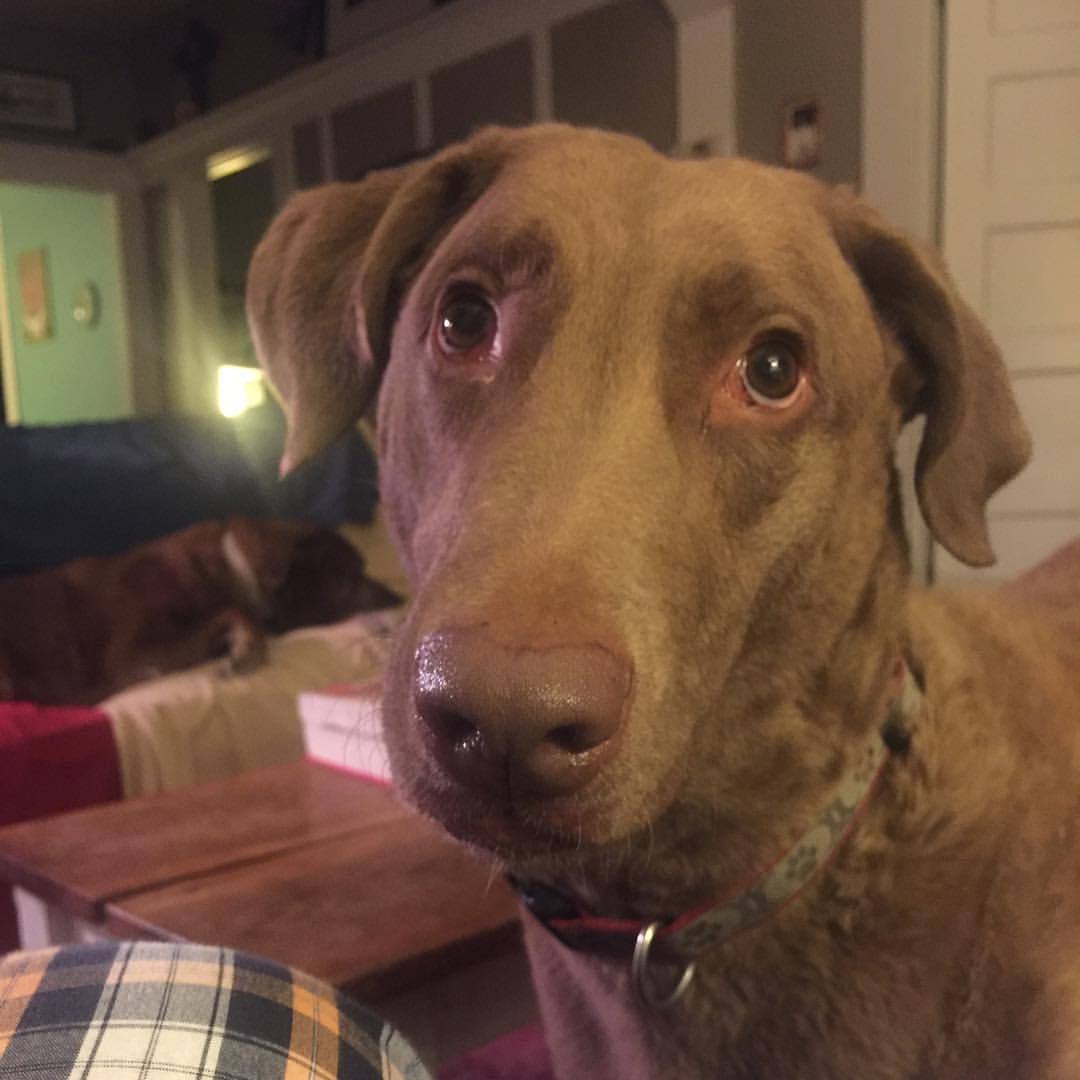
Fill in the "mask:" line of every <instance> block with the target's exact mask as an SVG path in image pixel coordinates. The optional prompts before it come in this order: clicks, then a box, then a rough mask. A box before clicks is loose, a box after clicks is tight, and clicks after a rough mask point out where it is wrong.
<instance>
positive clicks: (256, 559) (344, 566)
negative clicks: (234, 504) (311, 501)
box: [224, 517, 400, 634]
mask: <svg viewBox="0 0 1080 1080" xmlns="http://www.w3.org/2000/svg"><path fill="white" fill-rule="evenodd" d="M224 555H225V557H226V559H227V560H228V562H229V568H230V571H231V575H232V577H233V578H234V579H236V584H237V585H238V586H239V587H240V589H241V591H242V592H246V594H247V595H246V599H247V600H248V601H249V602H250V603H251V604H252V606H253V607H254V608H255V609H256V610H258V612H259V614H260V615H261V616H262V618H263V621H264V623H265V626H266V629H267V630H269V631H270V632H271V633H275V634H283V633H285V632H286V631H289V630H295V629H297V628H298V627H302V626H319V625H323V624H326V623H332V622H337V621H338V620H339V619H344V618H347V617H348V616H349V615H355V614H356V613H357V612H361V611H374V610H377V609H378V608H384V607H390V606H392V605H393V604H396V603H399V602H400V598H399V597H398V596H397V595H396V594H394V593H393V592H391V591H390V590H389V589H387V588H385V587H384V586H383V585H380V584H379V582H377V581H374V580H372V579H371V578H370V577H368V576H367V574H366V573H365V572H364V560H363V557H362V556H361V555H360V553H359V552H358V551H357V550H356V549H355V548H354V547H353V546H352V545H351V544H350V543H349V542H348V541H347V540H345V539H344V537H342V536H340V535H339V534H338V533H337V532H336V531H335V530H334V529H328V528H325V527H324V526H321V525H313V524H309V523H307V522H299V521H278V520H267V519H256V518H245V517H234V518H230V519H229V522H228V527H227V529H226V533H225V539H224Z"/></svg>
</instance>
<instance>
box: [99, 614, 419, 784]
mask: <svg viewBox="0 0 1080 1080" xmlns="http://www.w3.org/2000/svg"><path fill="white" fill-rule="evenodd" d="M400 620H401V609H394V610H392V611H385V612H374V613H371V614H366V615H358V616H354V617H353V618H351V619H347V620H345V621H344V622H342V623H338V624H337V625H335V626H328V627H318V628H309V629H304V630H296V631H294V632H293V633H291V634H286V635H284V636H283V637H280V638H276V639H273V640H271V641H270V642H269V658H268V662H267V663H266V664H265V665H264V666H263V667H261V668H259V670H257V671H255V672H253V673H251V674H250V675H230V674H228V673H227V672H226V670H225V667H224V665H223V664H222V663H220V662H215V663H211V664H203V665H202V666H200V667H198V668H194V669H192V670H190V671H185V672H182V673H180V674H177V675H169V676H166V677H164V678H160V679H154V680H152V681H151V682H146V683H141V684H140V685H138V686H134V687H131V688H130V689H128V690H124V691H123V692H121V693H119V694H117V695H115V696H114V697H111V698H109V699H108V700H107V701H105V702H103V703H102V704H101V706H100V708H101V709H102V710H103V711H104V712H106V713H107V714H108V715H109V717H110V719H111V720H112V726H113V731H114V732H115V735H116V744H117V747H118V750H119V755H120V770H121V776H122V777H123V783H124V794H125V795H126V796H127V797H129V798H130V797H132V796H135V795H145V794H147V793H150V792H154V791H165V790H168V789H169V788H175V787H180V786H181V785H183V784H191V783H195V782H198V781H201V780H214V779H219V778H221V777H225V776H232V775H234V774H236V773H240V772H244V771H246V770H248V769H257V768H260V767H264V766H268V765H277V764H281V763H283V762H286V761H292V760H294V759H295V758H297V757H300V756H301V755H302V754H303V752H304V751H303V743H302V739H301V734H300V721H299V715H298V712H297V705H296V697H297V694H298V693H300V691H302V690H318V689H322V688H324V687H327V686H332V685H333V684H335V683H341V682H353V681H359V680H364V679H370V678H373V677H375V676H377V675H378V674H379V673H380V672H381V671H382V669H383V667H384V666H385V664H386V659H387V655H388V652H389V648H390V640H391V637H392V635H393V632H394V631H395V630H396V628H397V626H398V624H399V623H400Z"/></svg>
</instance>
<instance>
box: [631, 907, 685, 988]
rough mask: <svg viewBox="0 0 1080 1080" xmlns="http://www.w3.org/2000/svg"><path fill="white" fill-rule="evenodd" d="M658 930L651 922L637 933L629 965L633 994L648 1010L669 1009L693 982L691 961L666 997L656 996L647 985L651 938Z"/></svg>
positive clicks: (656, 924)
mask: <svg viewBox="0 0 1080 1080" xmlns="http://www.w3.org/2000/svg"><path fill="white" fill-rule="evenodd" d="M659 929H660V924H659V923H658V922H653V923H649V925H648V926H643V927H642V928H641V929H640V930H639V931H638V936H637V940H636V941H635V942H634V959H633V961H632V963H631V965H630V973H631V976H632V977H633V981H634V992H635V993H636V994H637V996H638V1000H639V1001H640V1002H641V1003H642V1004H643V1005H647V1006H648V1007H649V1008H650V1009H670V1008H671V1006H672V1005H674V1004H675V1002H677V1001H678V1000H679V998H681V997H682V996H683V994H685V993H686V990H687V988H688V987H689V986H690V983H691V982H692V981H693V978H694V962H693V960H691V961H690V962H689V963H688V964H687V965H686V966H685V967H684V968H683V970H682V974H681V975H680V976H679V977H678V979H677V980H676V982H675V986H674V988H673V989H672V990H671V992H670V993H669V994H668V995H667V997H661V996H660V995H658V994H656V993H655V992H654V991H653V989H652V986H651V984H650V983H649V950H650V949H651V948H652V943H653V938H655V937H656V931H657V930H659Z"/></svg>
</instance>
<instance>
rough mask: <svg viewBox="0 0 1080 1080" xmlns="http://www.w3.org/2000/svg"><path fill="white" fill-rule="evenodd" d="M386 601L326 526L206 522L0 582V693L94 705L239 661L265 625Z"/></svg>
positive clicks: (257, 645) (259, 645) (251, 656)
mask: <svg viewBox="0 0 1080 1080" xmlns="http://www.w3.org/2000/svg"><path fill="white" fill-rule="evenodd" d="M396 601H397V597H396V596H395V595H394V594H393V593H391V592H390V591H389V590H388V589H385V588H383V586H381V585H380V584H379V583H378V582H376V581H372V579H371V578H369V577H367V576H366V575H365V574H364V563H363V559H362V558H361V557H360V555H359V554H358V553H357V552H356V551H354V550H353V548H352V547H351V546H350V545H349V544H348V543H347V542H346V541H345V540H343V539H342V538H341V537H340V536H338V534H337V533H336V532H334V531H333V530H331V529H325V528H320V527H318V526H314V525H305V524H299V523H293V522H286V521H257V520H254V519H250V518H233V519H231V520H230V521H228V522H227V523H220V522H215V521H207V522H203V523H201V524H199V525H192V526H191V527H190V528H187V529H184V530H182V531H181V532H177V533H173V534H172V535H170V536H166V537H164V538H162V539H160V540H154V541H152V542H150V543H148V544H143V545H141V546H139V547H137V548H134V549H132V550H131V551H130V552H127V553H126V554H123V555H116V556H110V557H99V558H85V559H76V560H74V561H73V562H70V563H66V564H65V565H63V566H60V567H56V568H54V569H51V570H42V571H39V572H37V573H34V574H26V575H21V576H18V577H12V578H7V579H4V580H2V581H0V612H2V613H3V616H2V618H0V700H5V699H6V700H25V701H35V702H38V703H39V704H48V705H89V704H95V703H96V702H99V701H101V700H103V699H104V698H106V697H108V696H109V695H110V694H114V693H116V692H117V691H118V690H122V689H123V688H124V687H125V686H130V685H132V684H133V683H136V682H139V681H141V680H143V679H147V678H151V677H153V676H155V675H163V674H165V673H167V672H170V671H180V670H183V669H184V668H187V667H191V666H193V665H194V664H198V663H201V662H202V661H204V660H210V659H213V658H214V657H218V656H225V655H227V656H228V658H229V662H230V665H231V666H232V668H233V669H234V670H236V671H245V670H249V669H250V668H252V667H255V666H257V665H258V663H259V662H260V661H261V660H262V656H263V651H264V640H263V635H264V633H265V632H267V631H270V632H273V633H282V632H284V631H286V630H292V629H294V628H296V627H300V626H310V625H317V624H319V623H328V622H333V621H336V620H338V619H343V618H345V617H346V616H347V615H351V614H353V613H355V612H358V611H370V610H373V609H375V608H379V607H387V606H389V605H390V604H393V603H395V602H396Z"/></svg>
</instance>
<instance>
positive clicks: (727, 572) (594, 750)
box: [249, 126, 1080, 1080]
mask: <svg viewBox="0 0 1080 1080" xmlns="http://www.w3.org/2000/svg"><path fill="white" fill-rule="evenodd" d="M250 282H251V284H250V289H249V316H250V319H251V321H252V324H253V327H254V330H255V333H256V338H257V341H258V346H259V349H260V353H261V355H262V358H263V361H264V363H265V365H266V367H267V368H268V370H269V372H270V374H271V376H272V379H273V381H274V382H275V384H276V385H277V387H278V388H279V390H280V393H281V395H282V397H283V399H284V401H285V403H286V406H287V409H288V412H289V418H290V422H291V435H290V439H289V443H288V458H289V460H290V461H291V462H293V463H295V462H297V461H300V460H302V459H303V458H304V457H306V456H307V455H309V454H310V453H312V452H313V451H314V450H316V449H317V448H318V447H319V446H321V445H322V444H323V443H325V442H326V441H327V440H328V439H329V438H330V437H331V436H333V435H335V434H336V433H337V432H339V431H340V430H342V429H343V428H345V427H346V426H347V425H349V424H351V423H352V422H353V421H354V420H355V419H356V417H357V416H359V415H360V414H361V412H362V411H363V410H364V409H365V407H366V406H367V405H368V403H369V401H370V399H371V398H372V396H373V395H374V394H375V392H376V388H377V386H378V385H379V383H380V381H381V393H380V398H379V412H378V425H379V441H380V452H381V467H382V476H383V492H384V499H385V503H386V509H387V513H388V515H389V520H390V522H391V527H392V529H393V532H394V535H395V539H396V543H397V544H398V546H399V548H400V551H401V554H402V556H403V560H404V563H405V565H406V568H407V569H408V571H409V573H410V575H411V578H412V581H413V583H414V585H415V588H416V598H415V602H414V603H413V606H412V608H411V611H410V614H409V616H408V619H407V622H406V624H405V628H404V630H403V632H402V634H401V637H400V640H399V642H398V647H397V650H396V654H395V658H394V661H393V663H392V665H391V668H390V670H389V672H388V680H387V681H388V691H387V699H386V702H385V711H386V722H387V738H388V740H389V743H390V749H391V757H392V762H393V765H394V768H395V771H396V777H397V782H398V785H399V787H400V789H401V791H402V792H403V793H404V795H405V796H406V797H407V798H408V799H409V800H410V801H412V802H413V803H414V804H415V805H416V806H418V807H419V808H420V809H422V810H423V811H424V812H426V813H428V814H430V815H432V816H433V817H435V818H437V819H439V820H440V821H442V822H443V823H444V824H445V826H446V828H447V829H449V830H450V831H451V832H452V833H454V834H455V835H457V836H459V837H461V838H462V839H463V840H465V841H466V842H467V843H469V844H471V845H473V846H475V847H477V848H478V849H481V850H484V851H489V852H492V853H494V855H495V856H496V857H497V858H498V859H499V860H500V862H501V863H502V864H504V865H506V866H507V867H509V868H510V870H511V871H512V872H513V873H514V874H515V876H516V878H517V880H518V881H519V884H520V888H521V890H522V892H523V895H524V896H525V897H526V899H527V901H528V902H529V904H530V906H531V907H532V908H533V910H534V911H535V912H536V913H537V915H538V916H539V918H532V917H529V918H527V919H526V923H527V927H526V929H527V939H528V944H529V948H530V952H531V958H532V962H533V969H534V975H535V980H536V984H537V987H538V989H539V993H540V999H541V1007H542V1011H543V1014H544V1019H545V1022H546V1025H547V1028H548V1034H549V1039H550V1042H551V1045H552V1049H553V1054H554V1057H555V1061H556V1066H557V1070H558V1073H559V1075H560V1076H561V1077H564V1078H568V1080H585V1078H588V1080H601V1078H610V1080H639V1078H646V1077H680V1078H683V1080H689V1078H691V1077H700V1078H704V1077H717V1076H722V1077H743V1078H750V1077H755V1078H758V1077H768V1078H771V1080H777V1078H788V1077H790V1078H794V1077H797V1078H800V1080H809V1078H826V1077H828V1078H844V1080H848V1078H854V1077H858V1078H859V1080H874V1078H882V1080H884V1078H888V1080H896V1078H897V1077H926V1078H930V1077H933V1078H936V1080H942V1078H957V1080H959V1078H964V1080H970V1078H972V1077H980V1078H986V1077H1002V1078H1005V1077H1007V1078H1009V1080H1016V1078H1019V1077H1032V1076H1053V1077H1064V1076H1080V960H1078V959H1077V957H1080V948H1078V946H1080V905H1078V904H1077V897H1078V896H1080V814H1078V810H1080V786H1078V783H1077V778H1078V776H1080V760H1078V758H1080V678H1078V676H1077V671H1080V545H1077V546H1074V547H1073V548H1072V549H1070V550H1069V551H1067V552H1065V553H1063V554H1062V555H1061V556H1059V558H1058V561H1057V563H1055V564H1054V565H1053V566H1051V567H1048V568H1046V569H1044V570H1042V571H1040V572H1037V573H1036V574H1034V575H1033V576H1032V577H1031V578H1029V579H1027V580H1026V581H1025V582H1021V583H1019V584H1018V585H1016V586H1013V587H1011V588H1010V589H1006V590H1001V591H998V592H988V593H985V594H982V593H971V594H967V595H953V594H948V593H945V592H941V593H933V592H932V593H924V592H919V591H911V590H909V586H908V583H907V579H908V559H907V554H906V540H905V536H904V530H903V524H902V521H901V517H900V499H899V495H898V486H897V479H896V473H895V469H894V466H893V452H894V444H895V442H896V438H897V433H898V432H899V430H900V428H901V425H902V424H903V423H904V422H905V421H907V420H908V419H910V418H911V417H912V416H913V415H915V414H917V413H923V414H925V416H926V428H925V435H924V437H923V442H922V446H921V451H920V454H919V459H918V465H917V477H916V480H917V489H918V494H919V499H920V503H921V508H922V512H923V514H924V516H925V518H926V520H927V522H928V523H929V525H930V528H931V529H932V531H933V533H934V535H935V537H936V538H937V539H938V540H939V541H940V542H941V543H942V544H944V545H945V546H946V547H947V548H948V549H949V550H950V551H951V552H953V554H955V555H956V556H957V557H959V558H961V559H963V560H965V561H966V562H968V563H971V564H975V565H982V564H986V563H989V562H991V561H992V559H993V555H992V552H991V549H990V545H989V542H988V539H987V531H986V523H985V517H984V508H985V504H986V501H987V499H988V498H989V497H990V495H991V494H992V493H993V492H994V490H995V489H997V488H998V487H999V486H1001V485H1002V484H1004V483H1005V482H1006V481H1007V480H1009V479H1010V477H1012V476H1013V475H1014V474H1015V473H1016V472H1017V471H1018V470H1019V469H1020V468H1021V467H1022V466H1023V465H1024V463H1025V461H1026V460H1027V457H1028V453H1029V445H1028V438H1027V435H1026V433H1025V431H1024V428H1023V425H1022V423H1021V421H1020V418H1019V416H1018V414H1017V410H1016V407H1015V405H1014V403H1013V400H1012V397H1011V394H1010V390H1009V384H1008V379H1007V376H1006V373H1005V370H1004V368H1003V365H1002V362H1001V359H1000V357H999V355H998V353H997V351H996V350H995V348H994V347H993V345H992V344H991V342H990V341H989V340H988V338H987V336H986V334H985V332H984V331H983V329H982V328H981V327H980V325H979V324H978V323H977V321H976V319H975V317H974V316H973V315H972V313H971V312H970V311H969V309H968V308H967V307H966V306H965V305H964V303H963V302H962V301H961V300H960V298H959V297H958V296H957V295H956V292H955V290H954V289H953V287H952V285H951V284H950V282H949V279H948V278H947V277H946V276H945V274H944V273H943V272H942V270H941V269H940V267H939V266H938V265H937V264H936V263H935V261H934V260H933V258H932V257H931V256H930V255H928V254H927V253H925V252H921V251H919V250H917V249H916V248H915V247H913V246H912V245H911V244H910V243H909V242H908V241H907V240H906V239H905V238H904V237H903V236H901V235H898V234H897V233H896V232H894V231H892V230H891V229H890V228H889V227H888V226H886V225H885V224H884V223H883V222H882V221H881V220H880V219H879V217H877V216H876V215H875V214H874V213H873V212H872V211H871V210H869V209H868V208H867V207H866V206H865V205H863V204H862V203H861V202H859V201H858V200H857V199H856V198H855V197H853V196H852V195H851V193H850V192H847V191H843V190H839V191H834V190H828V189H826V188H825V187H823V186H821V185H819V184H817V183H816V182H814V181H812V180H811V179H809V178H807V177H805V176H802V175H796V174H793V173H788V172H783V171H778V170H773V169H768V168H765V167H762V166H758V165H753V164H750V163H747V162H743V161H731V160H726V161H714V162H707V163H703V162H672V161H668V160H666V159H664V158H663V157H661V156H659V155H657V154H656V153H654V152H652V151H651V150H649V149H648V148H647V147H646V146H644V145H643V144H642V143H639V142H637V141H636V140H633V139H629V138H626V137H622V136H616V135H610V134H603V133H599V132H590V131H575V130H572V129H568V128H565V127H560V126H550V127H540V128H536V129H526V130H520V131H498V130H489V131H486V132H483V133H481V134H480V135H478V136H476V137H475V138H473V139H472V140H471V141H469V142H468V143H466V144H464V145H461V146H457V147H452V148H450V149H449V150H447V151H445V152H443V153H441V154H440V155H439V156H437V157H436V158H434V159H433V160H432V161H430V162H423V163H419V164H414V165H411V166H408V167H407V168H404V169H402V170H399V171H394V172H388V173H383V174H379V175H375V176H373V177H372V178H370V179H369V180H366V181H364V182H361V183H359V184H353V185H335V186H331V187H327V188H324V189H321V190H317V191H312V192H308V193H305V194H302V195H299V196H297V197H296V198H295V199H293V201H292V202H291V203H290V204H289V205H288V207H287V208H286V209H285V210H284V212H283V213H282V214H281V216H280V217H279V218H278V220H277V222H276V223H275V224H274V225H273V227H272V228H271V230H270V232H269V234H268V236H267V237H266V239H265V240H264V241H263V244H262V246H261V248H260V249H259V251H258V253H257V255H256V259H255V262H254V266H253V269H252V274H251V279H250ZM1048 575H1049V577H1050V578H1051V579H1052V580H1050V581H1049V583H1048V581H1047V576H1048ZM543 923H546V924H547V925H546V926H545V925H543ZM559 938H562V941H560V940H559ZM669 999H670V1000H669Z"/></svg>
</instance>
